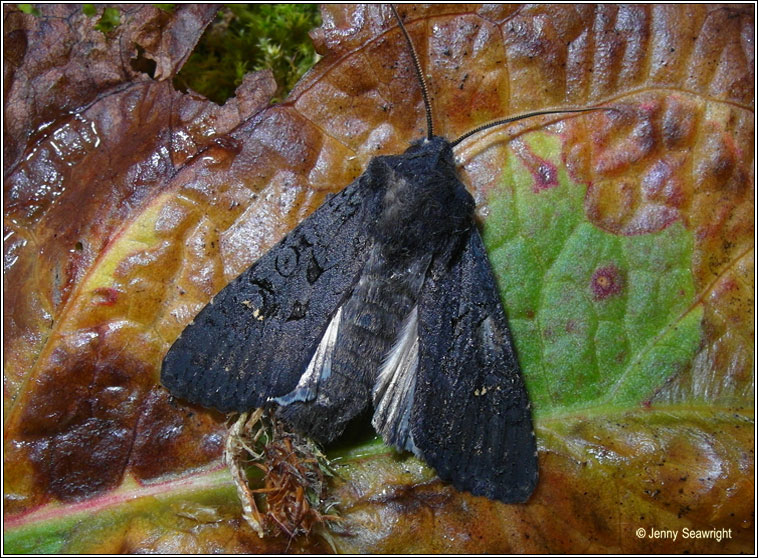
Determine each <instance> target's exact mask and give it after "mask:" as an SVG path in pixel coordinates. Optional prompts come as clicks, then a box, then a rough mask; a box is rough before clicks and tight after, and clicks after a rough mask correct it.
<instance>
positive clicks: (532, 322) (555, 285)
mask: <svg viewBox="0 0 758 558" xmlns="http://www.w3.org/2000/svg"><path fill="white" fill-rule="evenodd" d="M519 142H520V143H519V144H518V145H517V149H515V150H509V151H508V155H507V160H506V163H505V167H504V170H503V173H502V178H501V181H500V184H499V185H498V186H497V187H496V188H494V189H493V190H492V192H491V193H490V205H491V210H492V211H491V214H490V216H489V218H488V219H487V220H486V222H485V228H484V237H485V243H486V245H487V248H488V250H489V252H490V257H491V260H492V264H493V268H494V270H495V273H496V275H497V277H498V280H499V283H500V287H501V295H502V297H503V300H504V302H505V306H506V309H507V312H508V317H509V322H510V324H511V327H512V329H513V337H514V341H515V343H516V348H517V351H518V354H519V360H520V362H521V365H522V368H523V370H524V376H525V380H526V382H527V385H528V388H529V392H530V396H531V398H532V401H533V403H534V407H535V412H536V414H537V415H538V416H540V415H546V414H547V415H550V414H554V413H557V412H563V411H565V410H568V409H581V408H587V407H592V406H598V405H623V406H631V405H638V404H640V403H643V402H644V401H646V400H647V399H648V398H650V397H651V396H652V395H653V394H654V393H655V391H656V389H657V388H659V387H661V385H662V384H663V383H664V382H665V381H666V379H667V378H669V377H670V376H673V375H674V374H676V373H677V372H679V371H680V370H681V368H682V367H684V366H686V365H687V364H688V363H689V361H690V360H691V359H692V357H693V356H694V354H695V350H696V349H697V347H698V343H699V342H700V337H701V331H700V320H701V318H702V313H703V310H702V306H700V305H693V298H694V293H695V287H694V281H693V277H692V273H691V271H690V263H689V262H691V261H692V250H693V239H692V235H691V233H690V232H688V231H687V230H685V228H684V226H683V225H682V223H681V222H679V221H677V222H675V223H673V224H671V225H670V226H668V227H666V228H664V229H663V230H661V231H660V232H657V233H652V234H640V235H632V236H621V235H616V234H611V233H608V232H605V231H603V230H601V229H599V228H598V227H596V226H595V225H594V224H592V223H591V222H589V220H588V218H587V215H586V213H585V211H584V208H583V202H584V198H585V193H586V186H584V185H581V184H576V183H574V182H572V180H571V179H570V177H569V176H568V174H567V172H566V171H565V168H563V167H562V166H560V165H558V164H557V162H558V161H560V153H561V142H560V139H559V138H558V137H556V136H553V135H549V134H546V133H544V132H542V133H533V134H529V135H528V136H526V137H525V138H524V139H523V140H519Z"/></svg>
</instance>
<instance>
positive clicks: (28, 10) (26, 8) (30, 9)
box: [16, 4, 40, 16]
mask: <svg viewBox="0 0 758 558" xmlns="http://www.w3.org/2000/svg"><path fill="white" fill-rule="evenodd" d="M16 7H17V8H18V9H19V10H21V11H22V12H24V13H25V14H30V15H33V16H39V15H40V12H39V10H38V9H37V8H35V7H34V6H32V5H31V4H16Z"/></svg>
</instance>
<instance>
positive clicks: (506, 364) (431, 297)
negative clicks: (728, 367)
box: [161, 9, 566, 502]
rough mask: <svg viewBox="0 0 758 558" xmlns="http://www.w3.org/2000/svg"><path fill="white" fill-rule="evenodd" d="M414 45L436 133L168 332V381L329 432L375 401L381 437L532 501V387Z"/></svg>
mask: <svg viewBox="0 0 758 558" xmlns="http://www.w3.org/2000/svg"><path fill="white" fill-rule="evenodd" d="M393 11H394V9H393ZM396 15H397V14H396ZM398 21H399V23H400V26H401V30H402V31H403V33H404V34H405V35H406V39H407V41H408V44H409V47H410V48H411V51H412V50H413V46H412V44H411V42H410V38H409V37H408V36H407V33H406V32H405V28H404V27H403V26H402V21H400V19H399V18H398ZM413 58H414V63H415V64H416V68H417V72H418V75H419V79H420V80H421V83H422V89H423V91H424V100H425V103H426V105H427V121H428V135H427V138H425V139H422V140H420V141H417V142H415V143H413V144H412V145H411V147H410V148H408V150H407V151H405V153H403V154H402V155H396V156H383V157H376V158H374V159H372V160H371V162H370V163H369V165H368V168H367V169H366V171H365V172H364V173H363V174H362V175H361V176H360V177H359V178H358V179H356V180H355V181H354V182H353V183H352V184H350V185H349V186H347V187H346V188H345V189H344V190H343V191H341V192H340V193H339V194H337V195H335V196H333V197H331V198H330V199H328V200H327V201H326V202H325V203H324V204H323V205H322V206H321V207H320V208H319V209H318V210H316V211H315V212H314V213H313V214H312V215H311V216H309V217H308V218H307V219H305V221H303V222H302V223H301V224H300V225H299V226H298V227H297V228H295V229H294V230H293V231H292V232H290V233H289V234H288V235H287V237H286V238H284V239H283V240H282V241H281V242H279V243H278V244H277V245H276V246H274V247H273V248H272V249H271V250H270V251H269V252H268V253H267V254H265V255H264V256H263V257H261V258H260V259H259V260H258V261H257V262H256V263H255V264H253V265H252V266H251V267H250V268H249V269H247V271H245V272H244V273H242V274H241V275H240V276H239V277H237V278H236V279H235V280H234V281H232V282H231V283H230V284H229V285H228V286H227V287H226V288H224V289H223V290H222V291H221V292H220V293H219V294H218V295H217V296H216V297H215V298H214V299H213V300H212V301H211V302H210V303H209V304H208V305H207V306H206V307H205V308H204V309H203V310H202V311H201V312H200V314H199V315H198V316H197V317H196V318H195V320H194V322H193V323H192V324H190V325H189V326H188V327H187V328H186V329H185V330H184V332H183V333H182V335H181V336H180V337H179V338H178V339H177V340H176V342H175V343H174V345H173V346H172V347H171V350H170V351H169V353H168V354H167V355H166V358H165V359H164V361H163V370H162V373H161V381H162V383H163V385H164V386H166V387H167V388H168V389H169V390H170V391H171V393H172V394H173V395H175V396H177V397H180V398H183V399H186V400H189V401H191V402H194V403H198V404H200V405H203V406H206V407H213V408H215V409H218V410H220V411H225V412H226V411H239V412H244V411H249V410H251V409H254V408H258V407H265V406H269V407H272V408H273V407H276V413H277V415H278V416H279V417H280V418H281V419H283V420H284V421H285V422H287V423H288V424H290V425H291V426H292V427H294V428H295V429H297V430H299V431H301V432H302V433H303V434H305V435H307V436H309V437H311V438H312V439H315V440H316V441H318V442H320V443H328V442H331V441H332V440H334V439H335V438H337V437H338V436H339V435H340V434H342V432H343V431H344V429H345V427H346V425H347V424H348V423H349V422H350V421H351V420H352V419H353V418H355V417H357V416H358V415H361V414H362V413H364V412H366V411H370V410H371V409H372V407H373V418H372V423H373V425H374V427H375V428H376V430H377V432H379V433H380V434H381V436H382V438H383V439H384V441H385V442H386V443H387V444H389V445H392V446H394V447H395V448H397V449H399V450H407V451H411V452H413V453H414V454H415V455H416V456H418V457H419V458H421V459H422V460H424V461H425V462H427V463H428V464H429V465H431V466H432V467H434V469H435V470H436V471H437V474H438V475H439V477H440V478H441V479H443V480H445V481H449V482H451V483H452V484H453V486H455V487H456V488H458V489H460V490H467V491H469V492H471V493H472V494H475V495H482V496H486V497H488V498H492V499H496V500H501V501H503V502H524V501H526V500H527V499H528V498H529V496H530V495H531V494H532V492H533V490H534V488H535V485H536V483H537V476H538V475H537V452H536V445H535V438H534V433H533V429H532V420H531V413H530V406H529V399H528V397H527V393H526V390H525V388H524V382H523V380H522V377H521V373H520V371H519V365H518V361H517V359H516V355H515V353H514V348H513V343H512V341H511V336H510V332H509V329H508V322H507V320H506V316H505V312H504V311H503V307H502V304H501V302H500V297H499V294H498V290H497V287H496V285H495V281H494V278H493V275H492V270H491V268H490V264H489V261H488V259H487V254H486V252H485V249H484V245H483V243H482V238H481V236H480V234H479V232H478V230H477V228H476V224H475V222H474V200H473V198H472V197H471V195H470V194H469V193H468V192H467V191H466V188H465V187H464V185H463V184H462V183H461V181H460V179H459V178H458V176H457V174H456V170H455V165H454V162H453V150H452V148H453V146H454V145H455V144H457V142H458V141H460V140H461V139H463V138H459V139H458V140H457V141H456V142H452V143H451V142H449V141H447V140H446V139H444V138H442V137H438V136H434V135H433V133H432V129H431V116H430V112H429V110H428V107H429V103H428V98H427V95H426V87H425V85H424V84H423V78H422V77H421V72H420V68H419V65H418V61H417V58H416V56H415V53H414V56H413ZM564 112H566V111H564ZM526 116H531V115H525V116H523V117H526ZM523 117H520V118H523ZM511 120H513V119H511ZM495 124H497V123H492V124H491V125H495ZM478 130H479V129H477V130H474V131H472V132H471V133H473V132H476V131H478ZM468 135H470V134H467V135H466V136H464V137H467V136H468Z"/></svg>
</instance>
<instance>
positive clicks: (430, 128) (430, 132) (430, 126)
mask: <svg viewBox="0 0 758 558" xmlns="http://www.w3.org/2000/svg"><path fill="white" fill-rule="evenodd" d="M390 8H392V13H393V14H395V18H396V19H397V22H398V24H399V25H400V30H401V31H402V32H403V35H404V36H405V42H406V43H408V48H409V49H410V51H411V58H412V59H413V67H414V68H415V69H416V77H418V81H419V83H420V84H421V95H422V96H423V97H424V109H425V110H426V139H428V140H430V139H432V137H433V136H434V123H433V122H432V105H431V103H429V90H428V88H427V87H426V80H425V79H424V74H423V73H422V72H421V64H420V63H419V61H418V55H417V54H416V49H415V48H413V41H411V36H410V35H409V34H408V31H407V30H406V29H405V25H404V24H403V20H402V19H400V14H398V13H397V10H396V9H395V6H394V5H392V4H390Z"/></svg>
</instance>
